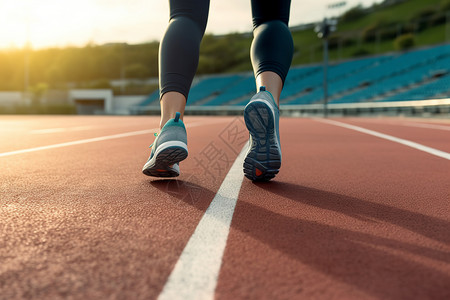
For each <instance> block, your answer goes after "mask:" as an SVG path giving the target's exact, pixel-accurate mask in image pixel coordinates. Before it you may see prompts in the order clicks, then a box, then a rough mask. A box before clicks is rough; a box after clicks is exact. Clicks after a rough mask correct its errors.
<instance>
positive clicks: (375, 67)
mask: <svg viewBox="0 0 450 300" xmlns="http://www.w3.org/2000/svg"><path fill="white" fill-rule="evenodd" d="M323 74H324V73H323V67H322V66H321V65H312V66H294V67H292V68H291V70H290V71H289V74H288V76H287V78H286V81H285V86H284V89H283V92H282V94H281V100H280V101H281V104H283V105H285V106H289V105H299V104H317V103H322V102H323V99H324V90H323V77H324V75H323ZM255 89H256V87H255V82H254V79H253V74H251V73H239V74H230V75H220V76H208V77H204V78H201V79H199V80H198V81H197V82H196V84H194V85H193V86H192V88H191V91H190V94H189V99H188V102H189V104H190V105H196V106H205V107H213V106H223V105H227V106H242V105H245V104H246V103H247V102H248V100H249V98H250V97H251V96H252V94H254V93H255ZM449 97H450V44H446V45H440V46H434V47H430V48H426V49H420V50H413V51H409V52H405V53H392V54H388V55H381V56H377V57H369V58H361V59H355V60H351V61H345V62H341V63H335V64H331V65H330V66H329V69H328V99H329V103H359V102H387V101H404V100H418V99H420V100H423V99H438V98H449ZM158 99H159V97H158V92H154V93H152V94H151V95H149V96H148V97H147V98H146V99H145V100H144V101H143V102H142V103H141V104H140V106H142V107H145V106H149V105H157V104H158Z"/></svg>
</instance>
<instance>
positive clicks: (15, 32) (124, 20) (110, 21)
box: [0, 0, 379, 49]
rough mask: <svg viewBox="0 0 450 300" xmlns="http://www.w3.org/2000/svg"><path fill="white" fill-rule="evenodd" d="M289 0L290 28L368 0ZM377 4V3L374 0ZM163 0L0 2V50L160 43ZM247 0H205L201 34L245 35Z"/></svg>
mask: <svg viewBox="0 0 450 300" xmlns="http://www.w3.org/2000/svg"><path fill="white" fill-rule="evenodd" d="M340 1H341V0H334V1H329V0H292V5H291V17H290V23H289V25H290V26H295V25H299V24H304V23H310V22H316V21H318V20H321V19H322V18H323V17H325V16H330V15H333V14H336V13H342V12H343V11H345V10H347V9H349V8H350V7H353V6H355V5H358V4H362V5H365V6H366V5H371V4H372V3H374V2H377V1H374V0H347V1H346V2H347V5H346V7H344V8H341V9H338V10H330V9H327V6H328V5H329V4H332V3H336V2H340ZM378 2H379V1H378ZM168 16H169V4H168V1H167V0H64V1H61V0H39V1H37V0H13V1H11V0H0V48H1V49H5V48H21V47H24V45H25V44H26V41H27V40H29V41H30V43H31V47H32V48H34V49H41V48H47V47H55V46H56V47H65V46H83V45H86V44H87V43H94V44H104V43H121V42H126V43H129V44H136V43H143V42H149V41H155V40H160V39H161V37H162V35H163V34H164V31H165V28H166V26H167V22H168ZM251 28H252V22H251V11H250V0H245V1H244V0H226V1H224V0H211V5H210V13H209V21H208V27H207V29H206V32H207V33H212V34H225V33H230V32H249V31H251Z"/></svg>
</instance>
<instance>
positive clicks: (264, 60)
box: [159, 0, 293, 99]
mask: <svg viewBox="0 0 450 300" xmlns="http://www.w3.org/2000/svg"><path fill="white" fill-rule="evenodd" d="M218 1H221V0H218ZM169 3H170V21H169V26H168V27H167V30H166V32H165V34H164V37H163V39H162V40H161V44H160V49H159V84H160V94H161V97H162V95H164V93H166V92H172V91H175V92H179V93H181V94H183V95H184V96H185V97H186V99H187V98H188V94H189V89H190V87H191V84H192V79H193V78H194V75H195V72H196V70H197V66H198V57H199V49H200V42H201V40H202V38H203V34H204V32H205V28H206V23H207V20H208V11H209V0H170V1H169ZM251 4H252V15H253V42H252V47H251V50H250V55H251V60H252V65H253V70H254V73H255V77H256V76H258V75H259V74H260V73H262V72H265V71H272V72H275V73H277V74H278V75H279V76H280V77H281V79H282V81H283V83H284V80H285V78H286V75H287V73H288V71H289V67H290V65H291V61H292V53H293V42H292V36H291V33H290V31H289V28H288V22H289V11H290V5H291V1H290V0H252V1H251ZM230 18H231V19H232V18H233V16H230Z"/></svg>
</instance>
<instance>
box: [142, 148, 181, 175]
mask: <svg viewBox="0 0 450 300" xmlns="http://www.w3.org/2000/svg"><path fill="white" fill-rule="evenodd" d="M187 156H188V151H187V146H186V144H184V143H183V142H177V141H173V142H166V143H164V144H161V145H160V146H159V147H158V150H157V151H156V152H155V154H154V156H153V158H152V159H151V160H150V161H148V162H147V163H146V164H145V165H144V167H143V169H142V173H144V174H145V175H147V176H154V177H177V176H179V175H180V173H179V172H178V171H177V170H176V169H175V168H172V167H171V166H172V165H174V164H176V163H179V162H180V161H182V160H184V159H186V157H187Z"/></svg>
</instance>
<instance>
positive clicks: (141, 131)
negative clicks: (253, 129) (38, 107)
mask: <svg viewBox="0 0 450 300" xmlns="http://www.w3.org/2000/svg"><path fill="white" fill-rule="evenodd" d="M223 122H229V120H217V121H209V122H196V123H192V124H187V125H186V127H187V128H191V127H197V126H202V125H206V124H207V125H211V124H215V123H223ZM158 131H159V127H158V128H152V129H146V130H139V131H131V132H125V133H120V134H113V135H106V136H101V137H96V138H90V139H83V140H78V141H72V142H66V143H60V144H53V145H48V146H41V147H35V148H28V149H22V150H15V151H10V152H3V153H0V157H5V156H11V155H17V154H23V153H29V152H35V151H41V150H48V149H54V148H61V147H68V146H75V145H80V144H87V143H93V142H101V141H106V140H112V139H120V138H124V137H130V136H135V135H142V134H149V133H155V132H158Z"/></svg>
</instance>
